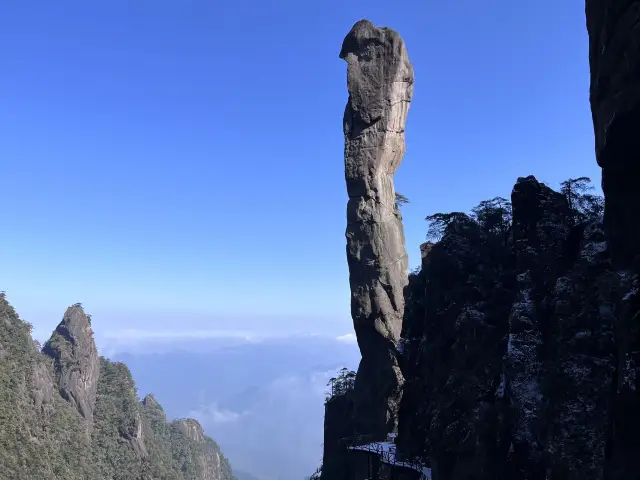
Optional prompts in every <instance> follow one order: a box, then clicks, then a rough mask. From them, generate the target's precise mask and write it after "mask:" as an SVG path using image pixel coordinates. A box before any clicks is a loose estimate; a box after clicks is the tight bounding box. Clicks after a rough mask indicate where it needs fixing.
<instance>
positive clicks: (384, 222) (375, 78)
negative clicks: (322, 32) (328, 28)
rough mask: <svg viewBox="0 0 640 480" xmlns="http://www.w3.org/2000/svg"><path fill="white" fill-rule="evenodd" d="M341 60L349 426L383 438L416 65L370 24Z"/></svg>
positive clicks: (394, 403)
mask: <svg viewBox="0 0 640 480" xmlns="http://www.w3.org/2000/svg"><path fill="white" fill-rule="evenodd" d="M340 58H342V59H344V60H345V61H346V62H347V64H348V67H347V85H348V91H349V99H348V101H347V105H346V108H345V112H344V136H345V150H344V158H345V177H346V183H347V192H348V195H349V202H348V205H347V229H346V238H347V261H348V265H349V274H350V275H349V281H350V286H351V315H352V317H353V323H354V328H355V332H356V336H357V339H358V346H359V348H360V352H361V354H362V360H361V362H360V366H359V368H358V373H357V377H356V382H355V426H354V427H355V431H356V432H357V433H359V434H367V435H372V436H373V437H374V438H380V439H382V438H384V436H385V435H386V434H387V433H388V432H389V431H392V430H394V429H395V428H396V422H397V408H398V403H399V401H400V398H401V392H402V384H403V378H402V374H401V372H400V369H399V367H398V362H397V359H396V349H397V343H398V340H399V339H400V332H401V330H402V317H403V311H404V297H403V290H404V287H405V286H406V284H407V275H408V272H407V253H406V251H405V245H404V244H405V239H404V233H403V229H402V222H401V218H400V214H399V212H398V210H397V208H396V207H395V190H394V185H393V176H394V174H395V172H396V170H397V169H398V167H399V166H400V163H401V161H402V157H403V155H404V152H405V141H404V132H405V122H406V118H407V112H408V109H409V103H410V102H411V98H412V95H413V67H412V66H411V63H410V62H409V58H408V55H407V50H406V47H405V45H404V42H403V40H402V38H401V37H400V35H398V33H396V32H395V31H393V30H391V29H390V28H386V27H385V28H380V27H376V26H374V25H373V24H372V23H371V22H369V21H368V20H361V21H359V22H357V23H356V24H355V25H354V26H353V28H352V29H351V31H350V32H349V34H348V35H347V36H346V38H345V39H344V42H343V44H342V50H341V51H340Z"/></svg>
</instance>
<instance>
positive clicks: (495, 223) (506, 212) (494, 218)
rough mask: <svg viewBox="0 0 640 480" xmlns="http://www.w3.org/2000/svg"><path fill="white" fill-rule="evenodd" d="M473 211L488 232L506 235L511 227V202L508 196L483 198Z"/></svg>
mask: <svg viewBox="0 0 640 480" xmlns="http://www.w3.org/2000/svg"><path fill="white" fill-rule="evenodd" d="M471 212H472V214H473V218H474V219H475V221H476V222H478V225H480V227H481V228H482V229H483V230H484V231H486V232H487V233H490V234H495V235H505V234H506V233H507V232H508V231H509V228H511V220H512V211H511V202H509V201H508V200H507V199H506V198H502V197H494V198H492V199H491V200H483V201H482V202H480V203H479V204H478V205H477V206H476V207H474V208H473V209H472V210H471Z"/></svg>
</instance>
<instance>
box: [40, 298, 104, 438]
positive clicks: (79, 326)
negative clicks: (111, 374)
mask: <svg viewBox="0 0 640 480" xmlns="http://www.w3.org/2000/svg"><path fill="white" fill-rule="evenodd" d="M42 351H43V353H44V354H46V355H48V356H50V357H51V358H53V359H54V361H55V370H56V377H57V380H58V388H59V389H60V394H61V395H62V397H63V398H64V399H65V400H67V401H68V402H70V403H71V404H72V405H74V406H75V407H76V408H77V409H78V412H80V414H81V415H82V416H83V417H84V418H85V419H86V420H87V425H88V426H91V425H92V422H93V409H94V407H95V402H96V391H97V388H98V377H99V375H100V358H99V356H98V350H97V348H96V344H95V342H94V340H93V332H92V330H91V324H90V320H89V317H87V315H86V314H85V313H84V310H83V309H82V307H81V306H79V305H73V306H71V307H69V308H68V309H67V311H66V312H65V314H64V317H63V318H62V321H61V322H60V324H59V325H58V327H57V328H56V330H55V331H54V332H53V335H52V336H51V338H50V339H49V340H48V341H47V343H46V344H45V346H44V348H43V350H42Z"/></svg>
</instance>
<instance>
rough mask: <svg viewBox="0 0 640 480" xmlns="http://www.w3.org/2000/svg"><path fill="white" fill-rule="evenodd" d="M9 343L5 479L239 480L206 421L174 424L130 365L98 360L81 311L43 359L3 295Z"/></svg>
mask: <svg viewBox="0 0 640 480" xmlns="http://www.w3.org/2000/svg"><path fill="white" fill-rule="evenodd" d="M0 345H1V346H2V348H1V349H0V425H2V428H0V479H2V480H4V479H7V480H9V479H11V480H32V479H41V478H42V479H44V478H46V479H48V480H49V479H50V480H63V479H64V480H76V479H77V480H187V479H188V480H233V479H234V478H235V477H234V476H233V474H232V472H231V467H230V466H229V463H228V461H227V460H226V458H225V457H224V456H223V455H222V453H221V452H220V449H219V447H218V445H217V444H216V443H215V442H214V441H213V440H211V439H210V438H208V437H206V436H205V435H204V432H203V431H202V428H201V427H200V425H199V424H198V422H196V421H195V420H191V419H187V420H178V421H173V422H170V423H167V419H166V416H165V415H164V412H163V411H162V407H161V406H160V405H159V404H158V403H157V402H156V401H155V399H154V398H153V396H151V395H148V396H147V397H145V398H144V400H143V401H142V402H140V401H139V400H138V397H137V392H136V388H135V383H134V381H133V378H132V377H131V373H130V372H129V369H128V368H127V367H126V365H124V364H122V363H117V362H110V361H109V360H107V359H105V358H100V357H99V356H98V353H97V350H96V346H95V343H94V341H93V334H92V331H91V326H90V318H89V316H88V315H86V314H85V313H84V311H83V309H82V307H81V306H80V305H74V306H72V307H69V309H67V311H66V313H65V315H64V317H63V319H62V322H61V323H60V324H59V325H58V327H57V328H56V330H55V332H54V333H53V335H52V336H51V339H50V340H49V341H48V342H47V343H46V344H45V346H44V348H43V349H42V352H40V349H39V347H38V345H37V344H36V343H35V342H34V341H33V340H32V338H31V335H30V326H29V324H27V323H26V322H24V321H22V320H20V318H19V317H18V315H17V314H16V312H15V311H14V310H13V308H12V307H11V306H10V305H9V303H8V302H7V300H6V298H5V296H4V294H1V295H0ZM186 426H188V428H186Z"/></svg>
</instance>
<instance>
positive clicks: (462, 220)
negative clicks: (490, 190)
mask: <svg viewBox="0 0 640 480" xmlns="http://www.w3.org/2000/svg"><path fill="white" fill-rule="evenodd" d="M425 220H426V221H427V222H429V228H428V229H427V240H433V241H435V242H437V241H438V240H440V239H441V238H442V237H443V235H444V234H445V233H446V232H447V231H448V230H450V229H451V228H455V227H461V226H464V225H466V224H472V223H474V222H475V221H474V219H473V218H471V217H470V216H469V215H467V214H466V213H464V212H451V213H434V214H432V215H429V216H428V217H426V218H425Z"/></svg>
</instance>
